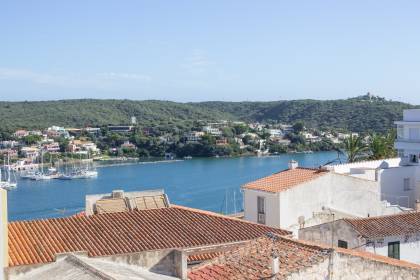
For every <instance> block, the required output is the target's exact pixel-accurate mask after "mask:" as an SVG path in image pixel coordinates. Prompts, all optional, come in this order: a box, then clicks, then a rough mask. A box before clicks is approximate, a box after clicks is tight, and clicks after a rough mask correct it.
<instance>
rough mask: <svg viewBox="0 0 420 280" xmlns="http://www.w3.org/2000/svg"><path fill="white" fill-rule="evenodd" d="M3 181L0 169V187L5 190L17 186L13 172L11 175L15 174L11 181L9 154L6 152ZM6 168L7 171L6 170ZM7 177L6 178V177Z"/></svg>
mask: <svg viewBox="0 0 420 280" xmlns="http://www.w3.org/2000/svg"><path fill="white" fill-rule="evenodd" d="M3 167H4V168H3V169H4V181H2V171H1V169H0V187H1V188H3V189H6V190H11V189H15V188H17V181H16V176H15V175H14V173H13V176H15V180H14V181H12V169H11V167H10V154H9V153H7V168H6V162H4V166H3ZM6 170H7V172H6ZM6 177H7V178H6Z"/></svg>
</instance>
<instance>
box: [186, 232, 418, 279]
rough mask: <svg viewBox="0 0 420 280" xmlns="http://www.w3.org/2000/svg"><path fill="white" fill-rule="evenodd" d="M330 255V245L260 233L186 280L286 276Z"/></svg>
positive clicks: (403, 264) (405, 264) (383, 259)
mask: <svg viewBox="0 0 420 280" xmlns="http://www.w3.org/2000/svg"><path fill="white" fill-rule="evenodd" d="M273 236H275V235H273ZM334 250H335V251H336V252H337V253H339V254H344V255H350V256H354V257H360V258H363V259H366V260H369V261H374V262H380V263H384V264H388V265H394V266H399V267H404V268H409V269H416V270H420V265H417V264H414V263H409V262H406V261H400V260H397V259H392V258H387V257H384V256H379V255H375V254H372V253H368V252H361V251H356V250H348V249H342V248H334ZM273 252H275V253H277V255H278V256H279V273H278V274H277V275H276V277H275V278H272V276H273V275H272V270H271V255H272V253H273ZM331 254H332V251H331V249H330V248H328V247H325V246H320V245H315V244H313V243H310V242H307V241H301V240H293V239H291V238H288V237H280V236H278V237H277V240H273V239H272V238H269V237H267V236H264V237H260V238H257V239H255V240H253V241H249V242H247V243H246V245H243V246H241V247H239V248H236V249H232V250H228V251H226V252H224V253H222V254H220V255H219V256H218V257H216V258H215V259H213V260H210V261H208V262H204V263H202V264H201V265H199V266H197V267H194V268H192V269H191V270H190V272H189V275H188V278H189V279H190V280H222V279H223V280H226V279H255V280H257V279H286V278H287V276H288V275H290V274H292V273H294V272H297V271H299V270H301V269H306V268H308V267H311V266H314V265H317V264H319V263H321V262H322V261H324V260H326V259H327V258H328V257H329V256H330V255H331Z"/></svg>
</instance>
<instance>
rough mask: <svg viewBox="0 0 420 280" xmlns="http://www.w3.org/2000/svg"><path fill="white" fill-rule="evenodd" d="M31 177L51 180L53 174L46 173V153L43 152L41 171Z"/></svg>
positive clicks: (37, 179)
mask: <svg viewBox="0 0 420 280" xmlns="http://www.w3.org/2000/svg"><path fill="white" fill-rule="evenodd" d="M29 179H31V180H34V181H41V180H51V179H52V176H51V174H48V173H44V153H43V152H42V153H41V166H40V171H38V172H35V174H34V175H33V176H31V177H29Z"/></svg>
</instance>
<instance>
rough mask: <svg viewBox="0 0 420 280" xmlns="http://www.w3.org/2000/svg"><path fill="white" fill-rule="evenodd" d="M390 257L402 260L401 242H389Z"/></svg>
mask: <svg viewBox="0 0 420 280" xmlns="http://www.w3.org/2000/svg"><path fill="white" fill-rule="evenodd" d="M388 257H390V258H394V259H398V260H399V259H400V242H399V241H396V242H389V243H388Z"/></svg>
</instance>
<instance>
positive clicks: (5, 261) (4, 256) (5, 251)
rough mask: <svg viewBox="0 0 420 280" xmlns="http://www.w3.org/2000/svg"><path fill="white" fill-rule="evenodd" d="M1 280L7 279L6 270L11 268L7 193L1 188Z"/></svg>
mask: <svg viewBox="0 0 420 280" xmlns="http://www.w3.org/2000/svg"><path fill="white" fill-rule="evenodd" d="M0 210H1V211H0V265H1V268H0V280H3V279H5V268H6V267H8V266H9V246H8V242H7V241H8V231H7V191H6V190H4V189H2V188H0Z"/></svg>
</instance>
